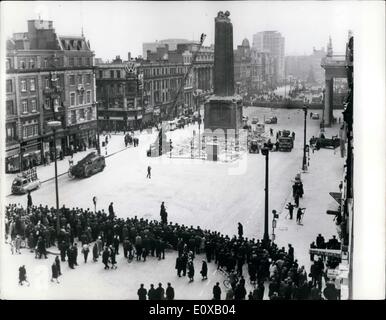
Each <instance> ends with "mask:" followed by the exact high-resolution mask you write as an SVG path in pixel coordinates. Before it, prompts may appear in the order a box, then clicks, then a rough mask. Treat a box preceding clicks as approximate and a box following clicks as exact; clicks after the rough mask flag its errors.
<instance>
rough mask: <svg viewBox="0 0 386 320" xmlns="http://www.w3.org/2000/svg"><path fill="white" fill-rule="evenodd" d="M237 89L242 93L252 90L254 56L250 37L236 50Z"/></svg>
mask: <svg viewBox="0 0 386 320" xmlns="http://www.w3.org/2000/svg"><path fill="white" fill-rule="evenodd" d="M233 55H234V77H235V87H236V88H235V89H236V92H237V93H238V94H240V95H244V94H246V93H247V92H250V90H251V81H252V57H251V48H250V46H249V41H248V39H244V40H243V42H242V44H241V46H237V50H235V51H234V54H233Z"/></svg>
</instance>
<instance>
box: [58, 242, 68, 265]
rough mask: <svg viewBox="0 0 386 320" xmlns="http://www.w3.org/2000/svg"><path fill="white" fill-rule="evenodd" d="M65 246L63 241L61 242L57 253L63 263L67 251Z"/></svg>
mask: <svg viewBox="0 0 386 320" xmlns="http://www.w3.org/2000/svg"><path fill="white" fill-rule="evenodd" d="M67 249H68V248H67V244H66V242H65V241H62V242H61V243H60V244H59V251H60V259H61V260H62V261H63V262H64V261H66V251H67Z"/></svg>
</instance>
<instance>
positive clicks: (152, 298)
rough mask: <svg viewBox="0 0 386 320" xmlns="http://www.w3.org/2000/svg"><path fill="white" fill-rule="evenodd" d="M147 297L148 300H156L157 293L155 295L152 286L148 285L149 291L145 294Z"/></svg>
mask: <svg viewBox="0 0 386 320" xmlns="http://www.w3.org/2000/svg"><path fill="white" fill-rule="evenodd" d="M147 296H148V297H149V300H157V299H156V296H157V293H156V291H155V289H154V284H151V285H150V289H149V291H148V293H147Z"/></svg>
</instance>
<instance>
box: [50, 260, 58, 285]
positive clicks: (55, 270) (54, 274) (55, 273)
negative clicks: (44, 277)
mask: <svg viewBox="0 0 386 320" xmlns="http://www.w3.org/2000/svg"><path fill="white" fill-rule="evenodd" d="M51 271H52V275H51V282H54V279H55V280H56V283H59V280H58V277H59V272H58V267H57V266H56V262H55V261H54V262H53V263H52V266H51Z"/></svg>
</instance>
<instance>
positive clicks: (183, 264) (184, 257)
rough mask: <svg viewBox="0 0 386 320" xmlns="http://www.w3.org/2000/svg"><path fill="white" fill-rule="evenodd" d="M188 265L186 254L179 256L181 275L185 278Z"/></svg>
mask: <svg viewBox="0 0 386 320" xmlns="http://www.w3.org/2000/svg"><path fill="white" fill-rule="evenodd" d="M187 264H188V257H187V255H186V254H183V255H182V256H181V268H182V275H183V276H184V277H185V276H186V267H187Z"/></svg>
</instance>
